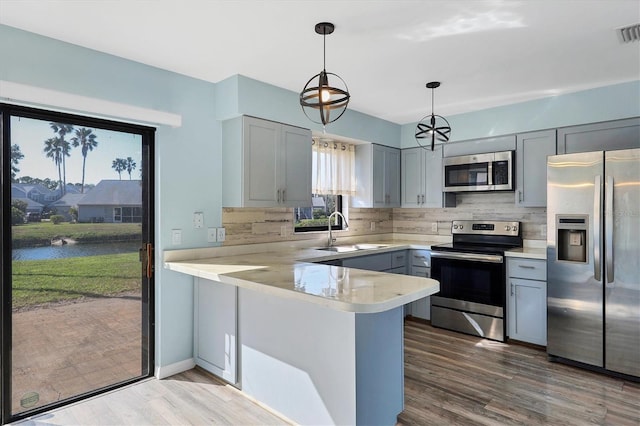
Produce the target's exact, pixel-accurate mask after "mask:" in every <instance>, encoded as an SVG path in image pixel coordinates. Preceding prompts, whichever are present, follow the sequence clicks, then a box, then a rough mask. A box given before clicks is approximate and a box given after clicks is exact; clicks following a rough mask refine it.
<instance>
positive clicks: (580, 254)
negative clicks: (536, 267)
mask: <svg viewBox="0 0 640 426" xmlns="http://www.w3.org/2000/svg"><path fill="white" fill-rule="evenodd" d="M588 225H589V215H557V216H556V229H557V232H558V235H557V237H558V238H557V239H556V241H557V244H558V251H557V253H558V260H564V261H568V262H580V263H586V262H587V227H588Z"/></svg>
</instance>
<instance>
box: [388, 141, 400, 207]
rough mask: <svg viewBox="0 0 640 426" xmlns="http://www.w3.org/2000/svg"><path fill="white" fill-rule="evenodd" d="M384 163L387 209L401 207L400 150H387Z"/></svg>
mask: <svg viewBox="0 0 640 426" xmlns="http://www.w3.org/2000/svg"><path fill="white" fill-rule="evenodd" d="M384 163H385V167H384V177H385V192H386V194H387V207H400V150H399V149H396V148H387V149H386V151H385V159H384Z"/></svg>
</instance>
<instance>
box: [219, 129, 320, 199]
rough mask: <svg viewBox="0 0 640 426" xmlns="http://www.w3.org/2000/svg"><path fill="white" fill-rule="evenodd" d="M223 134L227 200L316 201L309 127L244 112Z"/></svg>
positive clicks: (225, 193)
mask: <svg viewBox="0 0 640 426" xmlns="http://www.w3.org/2000/svg"><path fill="white" fill-rule="evenodd" d="M222 137H223V143H222V154H223V158H224V161H223V163H222V164H223V166H222V172H223V176H224V179H225V183H224V185H223V194H222V201H223V206H225V207H308V206H311V157H312V154H311V131H310V130H308V129H302V128H299V127H294V126H288V125H286V124H281V123H276V122H273V121H269V120H262V119H259V118H254V117H247V116H245V117H239V118H237V119H233V120H228V121H225V122H224V123H223V125H222Z"/></svg>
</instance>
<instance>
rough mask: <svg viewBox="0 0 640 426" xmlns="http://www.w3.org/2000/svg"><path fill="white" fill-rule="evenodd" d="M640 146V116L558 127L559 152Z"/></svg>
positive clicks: (609, 149) (568, 152)
mask: <svg viewBox="0 0 640 426" xmlns="http://www.w3.org/2000/svg"><path fill="white" fill-rule="evenodd" d="M631 148H640V117H635V118H627V119H624V120H612V121H603V122H601V123H592V124H584V125H581V126H570V127H562V128H559V129H558V154H571V153H574V152H589V151H611V150H617V149H631Z"/></svg>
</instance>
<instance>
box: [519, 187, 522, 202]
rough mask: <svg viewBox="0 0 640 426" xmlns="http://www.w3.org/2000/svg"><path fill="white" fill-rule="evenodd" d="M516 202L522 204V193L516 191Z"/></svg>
mask: <svg viewBox="0 0 640 426" xmlns="http://www.w3.org/2000/svg"><path fill="white" fill-rule="evenodd" d="M518 202H519V203H521V202H522V191H520V190H518Z"/></svg>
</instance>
